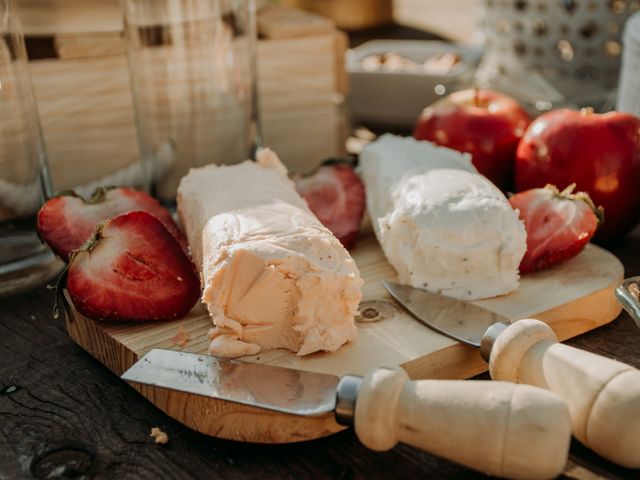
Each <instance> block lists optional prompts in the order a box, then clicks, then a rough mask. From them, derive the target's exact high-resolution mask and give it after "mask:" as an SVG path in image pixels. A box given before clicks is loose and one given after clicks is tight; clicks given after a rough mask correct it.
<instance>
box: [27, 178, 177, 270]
mask: <svg viewBox="0 0 640 480" xmlns="http://www.w3.org/2000/svg"><path fill="white" fill-rule="evenodd" d="M131 211H144V212H149V213H150V214H152V215H153V216H155V217H156V218H158V219H159V220H160V221H161V222H162V223H163V224H164V226H165V227H167V230H169V231H170V232H171V234H172V235H173V236H174V237H175V238H176V239H177V240H178V242H179V243H180V245H181V246H182V247H183V249H184V250H185V251H186V249H187V242H186V240H185V238H184V235H183V234H182V232H181V231H180V229H179V228H178V226H177V225H176V224H175V222H174V221H173V219H172V218H171V213H169V211H168V210H167V209H166V208H164V207H163V206H162V205H160V202H158V201H157V200H156V199H155V198H153V197H151V196H150V195H148V194H146V193H145V192H141V191H139V190H134V189H133V188H126V187H119V188H99V189H97V190H96V191H95V192H93V195H92V196H91V198H90V199H89V200H85V199H84V198H82V197H80V196H78V195H76V193H75V192H73V191H65V192H62V193H61V194H60V195H58V196H56V197H54V198H52V199H50V200H49V201H47V202H46V203H45V204H44V205H43V206H42V208H40V211H39V212H38V232H39V233H40V236H41V237H42V239H43V240H44V241H46V242H47V243H48V244H49V246H50V247H51V249H52V250H53V251H54V252H55V253H56V254H57V255H59V256H60V257H61V258H62V259H63V260H68V258H69V253H70V252H71V251H72V250H75V249H77V248H80V247H81V246H82V245H83V244H84V243H85V242H86V241H88V240H89V239H90V238H91V236H92V235H93V233H94V231H95V228H96V226H97V225H98V224H99V223H100V222H102V221H103V220H106V219H108V218H111V217H113V216H115V215H118V214H120V213H125V212H131Z"/></svg>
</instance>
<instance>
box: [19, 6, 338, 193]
mask: <svg viewBox="0 0 640 480" xmlns="http://www.w3.org/2000/svg"><path fill="white" fill-rule="evenodd" d="M17 3H18V10H19V15H20V17H21V19H22V22H23V28H24V30H25V36H26V37H27V39H33V38H39V39H40V40H41V41H42V40H43V39H44V40H45V41H47V42H50V45H51V49H52V50H53V51H54V52H55V55H54V58H45V59H37V60H32V61H31V72H32V76H33V83H34V88H35V92H36V97H37V100H38V107H39V110H40V117H41V122H42V126H43V131H44V137H45V143H46V146H47V151H48V155H49V163H50V166H51V169H52V175H53V181H54V186H55V188H56V189H58V190H60V189H65V188H71V187H77V186H80V185H86V184H87V183H89V182H94V183H95V182H96V181H97V180H99V179H103V178H104V177H105V176H107V175H110V174H113V173H114V172H122V173H123V175H124V176H126V175H127V172H130V171H131V166H132V165H136V164H137V162H138V157H139V153H138V145H137V137H136V130H135V126H134V115H133V107H132V98H131V92H130V83H129V76H128V71H127V64H126V57H125V55H124V45H123V41H122V21H121V16H120V8H119V5H118V1H117V0H19V1H18V2H17ZM258 29H259V35H260V40H259V42H258V86H259V91H260V106H261V114H262V119H263V130H264V139H265V144H266V145H268V146H270V147H271V148H273V149H274V150H275V151H277V152H278V154H279V155H280V156H281V157H282V159H283V161H284V162H285V163H286V164H287V166H288V167H289V168H290V169H291V170H292V171H306V170H309V169H311V168H313V166H315V165H316V164H317V163H318V162H319V161H321V160H322V159H324V158H326V157H328V156H332V155H335V154H338V153H340V152H341V150H342V145H343V143H344V142H343V138H341V135H340V128H339V127H340V125H339V117H338V112H337V106H336V103H335V99H336V93H337V92H338V91H339V90H343V89H344V88H345V87H344V85H345V82H344V78H345V74H344V66H343V63H342V56H343V53H344V49H345V48H346V41H345V39H344V34H342V33H341V32H339V31H338V30H336V29H335V27H334V25H333V23H332V22H331V21H329V20H327V19H325V18H324V17H320V16H318V15H314V14H311V13H307V12H302V11H299V10H294V9H290V8H285V7H281V6H275V5H268V6H266V7H264V8H261V9H260V11H259V15H258ZM127 168H128V170H127ZM123 175H120V178H122V177H123ZM112 178H113V177H112Z"/></svg>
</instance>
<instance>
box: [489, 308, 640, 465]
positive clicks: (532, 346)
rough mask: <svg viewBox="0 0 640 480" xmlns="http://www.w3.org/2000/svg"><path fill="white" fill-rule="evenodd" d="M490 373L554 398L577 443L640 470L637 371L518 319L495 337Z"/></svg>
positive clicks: (540, 324) (536, 323) (542, 325)
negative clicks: (561, 404) (566, 414)
mask: <svg viewBox="0 0 640 480" xmlns="http://www.w3.org/2000/svg"><path fill="white" fill-rule="evenodd" d="M489 371H490V372H491V377H492V378H494V379H496V380H506V381H511V382H518V383H527V384H530V385H536V386H538V387H542V388H546V389H548V390H551V391H552V392H555V393H557V394H558V395H560V397H562V399H563V400H565V401H566V402H567V404H568V406H569V411H570V412H571V423H572V426H573V434H574V435H575V436H576V438H577V439H578V440H580V441H581V442H582V443H584V444H585V445H586V446H588V447H589V448H591V449H592V450H594V451H595V452H597V453H598V454H600V455H601V456H603V457H605V458H607V459H609V460H611V461H613V462H615V463H618V464H620V465H623V466H625V467H629V468H639V467H640V371H638V370H636V369H635V368H633V367H631V366H630V365H626V364H624V363H621V362H617V361H615V360H611V359H609V358H605V357H602V356H600V355H596V354H594V353H589V352H585V351H583V350H579V349H577V348H573V347H569V346H568V345H563V344H561V343H558V339H557V337H556V335H555V334H554V333H553V330H551V328H549V326H548V325H547V324H545V323H543V322H541V321H539V320H519V321H517V322H514V323H513V324H512V325H510V326H509V327H507V328H506V329H505V330H504V331H503V332H502V333H501V334H500V335H498V337H497V339H496V341H495V343H494V345H493V348H492V350H491V355H490V358H489Z"/></svg>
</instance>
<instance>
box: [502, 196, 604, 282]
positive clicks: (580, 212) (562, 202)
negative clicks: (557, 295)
mask: <svg viewBox="0 0 640 480" xmlns="http://www.w3.org/2000/svg"><path fill="white" fill-rule="evenodd" d="M574 188H575V185H570V186H569V187H568V188H566V189H565V190H563V191H562V192H560V191H558V189H557V188H556V187H554V186H553V185H547V186H546V187H545V188H534V189H532V190H527V191H526V192H522V193H517V194H515V195H513V196H512V197H511V198H510V199H509V202H510V203H511V206H512V207H513V208H517V209H518V210H519V211H520V219H521V220H522V221H523V222H524V226H525V228H526V230H527V252H526V253H525V255H524V258H523V259H522V261H521V262H520V273H522V274H526V273H530V272H533V271H536V270H542V269H543V268H547V267H550V266H552V265H556V264H558V263H561V262H564V261H565V260H569V259H570V258H572V257H575V256H576V255H577V254H578V253H580V252H581V251H582V249H583V248H584V247H585V245H586V244H587V243H589V240H591V237H592V236H593V234H594V233H595V231H596V228H597V227H598V223H599V220H602V209H600V208H596V207H595V206H594V204H593V202H592V201H591V199H590V198H589V195H587V194H586V193H584V192H579V193H575V194H573V193H571V192H572V191H573V189H574Z"/></svg>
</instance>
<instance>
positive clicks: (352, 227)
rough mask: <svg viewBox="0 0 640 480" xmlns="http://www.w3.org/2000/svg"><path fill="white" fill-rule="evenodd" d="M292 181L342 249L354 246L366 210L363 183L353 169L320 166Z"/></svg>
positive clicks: (337, 165) (340, 166)
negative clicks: (338, 241) (336, 238)
mask: <svg viewBox="0 0 640 480" xmlns="http://www.w3.org/2000/svg"><path fill="white" fill-rule="evenodd" d="M294 181H295V184H296V189H297V190H298V193H299V194H300V195H302V197H303V198H304V199H305V200H306V201H307V203H308V204H309V208H310V209H311V211H312V212H313V213H314V214H315V215H316V217H318V220H320V222H322V224H323V225H324V226H325V227H327V228H328V229H329V230H331V232H333V234H334V235H335V236H336V237H338V240H340V242H342V245H344V247H345V248H351V247H353V246H354V245H355V243H356V239H357V237H358V229H359V228H360V222H361V221H362V216H363V214H364V207H365V196H364V184H363V183H362V180H360V177H358V175H356V173H355V172H354V171H353V168H351V166H349V165H347V164H344V163H336V164H328V165H323V166H321V167H320V168H319V169H318V170H316V171H315V172H314V173H312V174H311V175H309V176H305V177H302V176H297V177H294Z"/></svg>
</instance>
